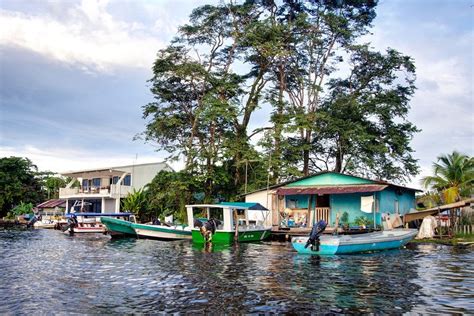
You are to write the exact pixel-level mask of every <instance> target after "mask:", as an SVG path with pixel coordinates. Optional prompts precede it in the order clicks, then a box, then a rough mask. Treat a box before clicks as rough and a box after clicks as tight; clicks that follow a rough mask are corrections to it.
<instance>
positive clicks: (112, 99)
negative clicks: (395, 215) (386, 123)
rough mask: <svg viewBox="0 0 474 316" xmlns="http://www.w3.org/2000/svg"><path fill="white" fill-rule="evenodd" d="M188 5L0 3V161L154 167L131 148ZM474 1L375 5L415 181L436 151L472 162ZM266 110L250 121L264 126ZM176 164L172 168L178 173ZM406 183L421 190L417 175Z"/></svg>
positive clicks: (55, 166)
mask: <svg viewBox="0 0 474 316" xmlns="http://www.w3.org/2000/svg"><path fill="white" fill-rule="evenodd" d="M203 3H204V2H203V1H196V0H174V1H167V0H161V1H160V0H157V1H151V0H150V1H145V0H143V1H126V0H120V1H72V0H71V1H62V2H56V1H54V2H53V1H51V2H48V1H44V0H41V1H40V0H33V1H32V0H2V1H1V2H0V30H1V31H0V156H2V157H3V156H11V155H16V156H26V157H29V158H30V159H32V160H33V162H34V163H35V164H37V165H38V167H39V168H40V169H41V170H52V171H56V172H61V171H66V170H72V169H81V168H89V167H106V166H111V165H121V164H130V163H134V162H136V163H144V162H151V161H161V160H163V158H164V157H165V156H166V154H165V153H161V152H156V148H155V147H153V146H152V145H150V144H144V143H143V142H140V141H133V137H134V135H136V134H137V133H139V132H142V131H143V129H144V124H145V122H144V120H143V119H142V117H141V116H142V114H141V106H143V105H144V104H146V103H147V102H149V101H150V100H151V99H152V96H151V94H150V92H149V90H148V87H147V82H146V81H147V79H149V78H150V77H151V66H152V63H153V60H154V56H155V54H156V52H157V50H158V49H160V48H162V47H164V46H165V45H166V44H167V43H168V42H169V41H170V40H171V39H172V37H173V36H174V35H175V34H176V30H177V27H178V26H179V25H181V24H183V23H185V22H186V20H187V16H188V15H189V13H190V12H191V10H192V9H193V8H194V7H196V6H198V5H200V4H203ZM473 5H474V3H473V1H468V0H456V1H428V0H424V1H423V0H421V1H411V0H404V1H402V0H399V1H397V0H395V1H388V0H382V1H379V6H378V9H377V18H376V20H375V23H374V27H373V29H372V34H371V35H369V36H366V38H364V41H367V42H368V41H370V42H371V43H372V46H374V48H376V49H379V50H384V49H385V48H386V47H393V48H395V49H397V50H399V51H401V52H403V53H405V54H408V55H410V56H412V57H413V58H414V59H415V64H416V67H417V83H416V85H417V88H418V89H417V91H416V94H415V97H414V98H413V100H412V102H411V106H412V109H411V112H410V115H409V119H410V121H412V122H414V123H415V124H416V125H417V126H418V127H419V128H420V129H422V132H420V133H419V134H417V135H416V136H415V138H414V139H413V142H412V145H413V148H414V149H415V150H416V153H415V157H416V158H417V159H419V162H420V165H421V167H422V173H421V175H420V176H422V175H426V174H427V173H429V171H430V165H431V163H432V162H433V161H434V160H435V159H436V156H437V155H439V154H440V153H448V152H450V151H452V150H454V149H456V150H459V151H461V152H464V153H467V154H470V155H473V154H474V117H473V113H474V105H473V104H474V102H473V86H474V80H473V73H474V64H473V59H474V52H473V50H474V48H473V42H474V31H473V21H474V19H473V15H474V14H473V11H474V6H473ZM267 119H268V109H267V108H262V109H261V110H260V111H259V112H258V113H256V115H255V116H254V118H253V121H252V124H253V126H262V125H265V124H266V122H267ZM174 166H175V167H176V168H179V167H180V164H179V163H176V164H175V165H174ZM420 176H418V177H416V178H414V179H413V180H412V182H411V185H412V186H416V187H419V185H418V179H419V177H420Z"/></svg>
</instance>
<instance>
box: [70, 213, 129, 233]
mask: <svg viewBox="0 0 474 316" xmlns="http://www.w3.org/2000/svg"><path fill="white" fill-rule="evenodd" d="M130 215H132V214H131V213H84V212H79V213H71V214H66V218H67V221H68V224H67V226H66V227H65V228H64V233H69V234H70V235H73V234H77V233H102V234H104V233H106V227H105V225H104V224H102V222H101V221H100V218H101V217H116V218H120V217H128V216H130Z"/></svg>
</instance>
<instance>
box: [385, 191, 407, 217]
mask: <svg viewBox="0 0 474 316" xmlns="http://www.w3.org/2000/svg"><path fill="white" fill-rule="evenodd" d="M379 196H380V206H379V210H380V212H381V213H391V214H393V213H395V212H396V211H397V210H396V204H397V203H398V212H399V213H400V214H406V213H408V212H409V211H410V209H412V208H413V209H414V208H415V192H414V191H404V190H397V189H393V188H387V189H385V190H383V191H382V192H380V193H379Z"/></svg>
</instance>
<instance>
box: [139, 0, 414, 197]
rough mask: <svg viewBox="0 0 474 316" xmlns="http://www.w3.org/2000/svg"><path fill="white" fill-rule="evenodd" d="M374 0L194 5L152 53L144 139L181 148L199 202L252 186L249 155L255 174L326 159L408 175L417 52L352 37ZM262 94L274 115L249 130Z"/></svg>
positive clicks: (364, 25) (298, 170)
mask: <svg viewBox="0 0 474 316" xmlns="http://www.w3.org/2000/svg"><path fill="white" fill-rule="evenodd" d="M375 6H376V1H373V0H356V1H352V0H351V1H338V0H328V1H309V0H306V1H292V0H284V1H282V2H276V1H273V0H247V1H244V2H241V3H235V2H234V1H230V2H221V3H220V4H218V5H204V6H201V7H198V8H196V9H195V10H194V11H193V12H192V14H191V16H190V19H189V22H188V23H187V24H185V25H183V26H182V27H180V28H179V32H178V35H177V37H176V38H175V39H174V40H173V41H172V42H171V43H170V45H169V46H168V47H166V48H164V49H162V50H160V51H159V52H158V54H157V58H156V60H155V63H154V66H153V78H152V79H151V80H150V83H151V92H152V93H153V96H154V101H153V102H151V103H149V104H147V105H145V106H144V108H143V114H144V118H145V119H146V120H147V126H146V130H145V132H144V136H145V139H146V140H147V141H150V142H155V143H156V144H157V145H158V147H159V148H160V149H164V150H166V151H168V152H169V153H170V156H169V158H170V159H184V162H185V169H184V172H185V173H187V174H188V175H191V176H192V177H193V178H194V179H195V180H196V181H197V188H198V190H199V191H202V192H204V194H205V200H206V201H211V200H212V199H213V198H216V197H218V196H225V197H232V195H236V194H238V193H243V192H244V191H245V190H246V188H247V189H248V186H247V185H246V182H248V181H246V178H248V172H249V170H248V169H249V165H250V166H251V168H252V172H253V174H254V175H258V177H257V178H258V179H255V183H259V184H262V183H268V182H271V183H276V182H279V181H281V180H283V179H287V178H289V177H292V176H298V175H301V174H303V175H307V174H309V173H310V172H312V171H315V170H318V169H321V168H324V169H331V170H336V171H338V172H351V173H356V174H364V175H370V176H376V177H380V178H384V179H401V180H402V179H403V178H404V177H406V176H408V175H412V174H414V173H415V172H416V162H415V160H414V159H413V158H412V157H411V149H410V147H409V141H410V139H411V136H412V134H413V133H414V132H416V128H415V127H414V126H413V125H412V124H410V123H409V122H407V121H406V114H407V111H408V108H409V106H408V101H409V99H410V96H411V95H412V94H413V91H414V85H413V80H414V66H413V63H412V61H411V59H410V58H409V57H407V56H404V55H402V54H400V53H398V52H396V51H395V50H392V49H389V50H387V52H386V53H385V54H383V53H379V52H373V51H371V50H370V49H369V47H368V45H358V44H357V43H358V42H359V40H360V38H361V37H362V36H363V35H365V34H367V32H368V31H369V29H370V26H371V23H372V21H373V19H374V17H375ZM269 105H270V106H271V107H272V113H271V114H270V116H269V119H270V126H268V123H267V122H266V121H265V122H261V126H260V127H259V128H257V129H256V130H254V131H251V130H249V126H250V122H251V119H252V117H253V115H254V113H255V111H256V110H257V109H258V108H259V107H261V106H269ZM344 122H347V124H346V125H344ZM262 131H264V132H265V134H264V137H263V138H262V137H260V138H261V142H260V145H261V146H255V144H254V141H253V137H254V136H255V135H258V134H259V133H260V132H262ZM364 170H370V172H368V173H367V172H364ZM232 193H233V194H232Z"/></svg>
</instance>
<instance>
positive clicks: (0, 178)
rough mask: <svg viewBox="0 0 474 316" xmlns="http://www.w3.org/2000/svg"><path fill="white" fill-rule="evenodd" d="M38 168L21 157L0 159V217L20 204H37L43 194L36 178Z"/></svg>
mask: <svg viewBox="0 0 474 316" xmlns="http://www.w3.org/2000/svg"><path fill="white" fill-rule="evenodd" d="M37 171H38V168H37V167H36V166H35V165H33V163H32V162H31V160H29V159H28V158H22V157H9V158H7V157H5V158H1V159H0V217H3V216H5V215H6V214H7V212H8V211H10V210H11V209H12V208H13V207H15V206H16V205H19V204H20V202H24V203H32V204H33V205H36V204H38V203H39V202H41V201H42V200H43V198H44V192H43V190H42V187H41V183H40V181H39V180H38V178H36V177H35V175H36V173H37Z"/></svg>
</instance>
